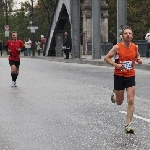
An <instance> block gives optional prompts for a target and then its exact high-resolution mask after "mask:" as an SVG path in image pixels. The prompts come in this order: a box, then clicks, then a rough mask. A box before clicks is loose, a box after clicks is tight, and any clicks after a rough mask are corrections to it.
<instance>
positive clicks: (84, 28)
mask: <svg viewBox="0 0 150 150" xmlns="http://www.w3.org/2000/svg"><path fill="white" fill-rule="evenodd" d="M82 53H83V55H85V54H87V27H86V16H85V14H84V15H83V51H82Z"/></svg>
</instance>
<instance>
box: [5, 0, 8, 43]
mask: <svg viewBox="0 0 150 150" xmlns="http://www.w3.org/2000/svg"><path fill="white" fill-rule="evenodd" d="M5 3H6V5H5V8H6V25H8V2H7V0H5ZM6 40H7V41H8V36H6Z"/></svg>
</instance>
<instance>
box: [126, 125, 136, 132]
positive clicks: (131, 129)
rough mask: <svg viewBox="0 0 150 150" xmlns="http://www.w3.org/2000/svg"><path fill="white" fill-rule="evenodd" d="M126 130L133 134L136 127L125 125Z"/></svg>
mask: <svg viewBox="0 0 150 150" xmlns="http://www.w3.org/2000/svg"><path fill="white" fill-rule="evenodd" d="M124 132H125V133H130V134H133V133H134V129H133V128H132V127H130V125H127V126H125V130H124Z"/></svg>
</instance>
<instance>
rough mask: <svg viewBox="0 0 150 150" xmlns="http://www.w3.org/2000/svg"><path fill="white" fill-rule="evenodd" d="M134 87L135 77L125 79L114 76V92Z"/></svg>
mask: <svg viewBox="0 0 150 150" xmlns="http://www.w3.org/2000/svg"><path fill="white" fill-rule="evenodd" d="M132 86H135V76H132V77H123V76H118V75H114V90H124V89H126V88H128V87H132Z"/></svg>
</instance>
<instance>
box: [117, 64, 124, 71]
mask: <svg viewBox="0 0 150 150" xmlns="http://www.w3.org/2000/svg"><path fill="white" fill-rule="evenodd" d="M115 67H116V68H117V69H121V70H122V69H124V66H123V65H122V64H116V65H115Z"/></svg>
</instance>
